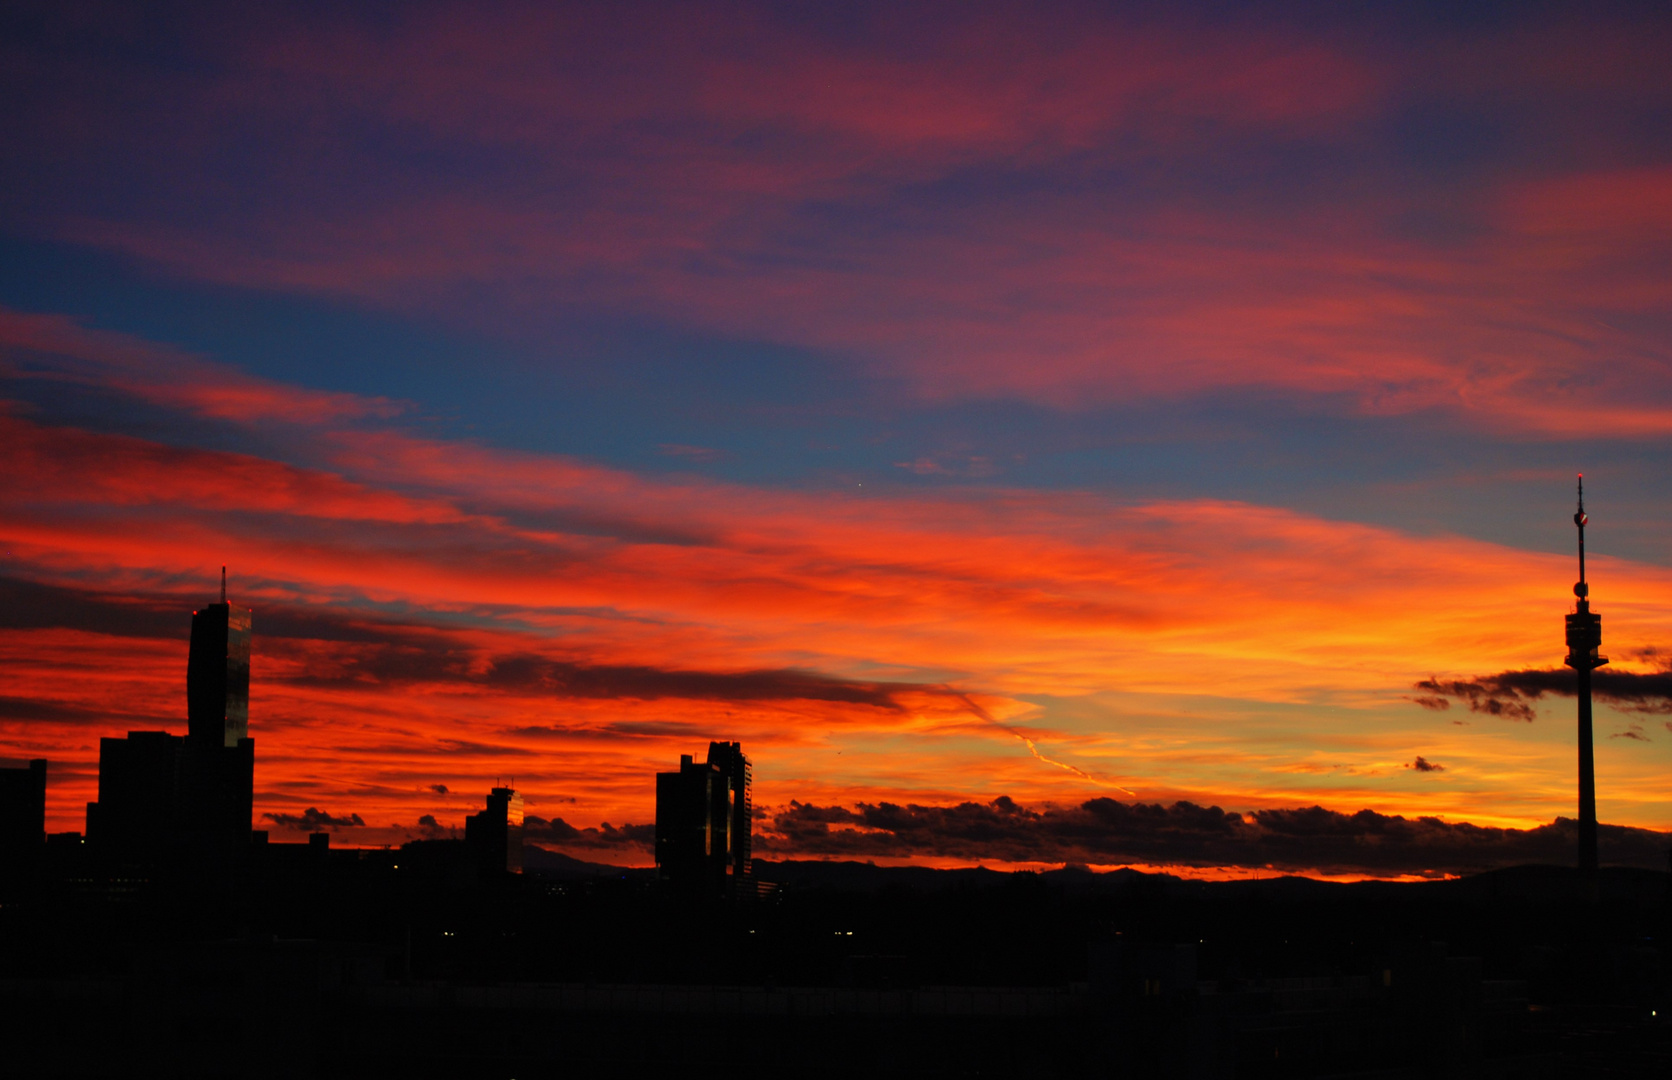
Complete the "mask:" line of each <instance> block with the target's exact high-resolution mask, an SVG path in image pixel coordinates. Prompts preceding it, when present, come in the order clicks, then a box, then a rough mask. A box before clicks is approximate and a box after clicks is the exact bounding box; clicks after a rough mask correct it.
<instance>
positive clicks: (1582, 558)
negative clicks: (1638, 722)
mask: <svg viewBox="0 0 1672 1080" xmlns="http://www.w3.org/2000/svg"><path fill="white" fill-rule="evenodd" d="M1580 535H1581V536H1583V535H1584V534H1583V533H1581V534H1580ZM1579 551H1580V555H1579V566H1580V570H1579V576H1580V577H1584V576H1585V570H1584V566H1585V555H1584V551H1585V542H1584V541H1583V540H1581V541H1580V542H1579ZM221 603H223V604H224V603H226V567H224V566H223V567H221Z"/></svg>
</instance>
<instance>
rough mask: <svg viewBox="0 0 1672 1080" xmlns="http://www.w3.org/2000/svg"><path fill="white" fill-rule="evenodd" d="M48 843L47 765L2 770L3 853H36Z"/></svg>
mask: <svg viewBox="0 0 1672 1080" xmlns="http://www.w3.org/2000/svg"><path fill="white" fill-rule="evenodd" d="M45 843H46V761H45V759H43V758H36V759H35V760H34V761H31V762H30V763H29V764H28V765H26V766H24V767H23V768H21V769H15V768H14V769H0V851H4V852H7V853H8V854H11V853H16V852H21V851H33V850H36V849H38V848H40V847H41V846H42V845H44V844H45Z"/></svg>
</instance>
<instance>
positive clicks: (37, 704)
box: [0, 694, 185, 730]
mask: <svg viewBox="0 0 1672 1080" xmlns="http://www.w3.org/2000/svg"><path fill="white" fill-rule="evenodd" d="M184 697H185V695H184V694H182V695H181V698H182V699H184ZM184 709H185V704H184V701H183V700H182V703H181V710H182V711H181V714H180V715H179V716H161V715H158V714H156V713H134V712H124V711H122V710H121V709H116V708H87V707H85V706H82V705H72V704H68V703H65V702H58V701H44V700H41V699H40V698H29V697H11V696H7V695H4V694H0V720H35V721H40V722H43V723H50V724H101V725H104V726H106V727H112V726H114V727H125V728H129V729H134V730H138V729H140V728H145V729H152V730H154V729H157V728H164V727H168V726H169V725H171V724H178V723H180V722H181V721H183V720H184V719H185V712H184Z"/></svg>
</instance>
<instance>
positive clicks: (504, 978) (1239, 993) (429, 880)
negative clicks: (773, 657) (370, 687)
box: [0, 848, 1672, 1078]
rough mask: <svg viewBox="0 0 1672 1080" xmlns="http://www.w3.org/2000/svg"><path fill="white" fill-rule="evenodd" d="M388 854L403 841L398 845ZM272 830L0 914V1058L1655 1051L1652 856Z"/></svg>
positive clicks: (96, 1071) (444, 1070) (1340, 1061)
mask: <svg viewBox="0 0 1672 1080" xmlns="http://www.w3.org/2000/svg"><path fill="white" fill-rule="evenodd" d="M401 860H405V862H404V865H403V864H402V862H401ZM601 869H602V868H595V867H586V866H584V865H578V864H567V863H564V862H562V861H561V860H558V859H547V860H545V865H544V866H542V867H539V868H537V870H536V872H533V873H529V874H525V875H524V876H523V877H521V878H515V877H507V878H504V879H501V880H495V881H488V882H479V881H476V880H474V879H473V878H472V877H471V876H470V875H469V873H468V872H465V871H463V870H461V868H460V865H459V864H457V863H456V862H454V861H451V859H450V856H449V854H448V852H446V851H445V850H442V849H439V848H438V849H435V850H432V851H430V852H427V853H426V852H423V851H417V850H414V851H410V852H367V853H360V852H341V851H333V852H328V853H327V852H324V851H319V850H313V851H307V850H303V851H298V852H285V851H282V850H275V851H274V852H272V853H271V854H269V855H268V856H266V857H264V859H263V860H261V861H260V862H259V864H252V865H250V866H247V867H244V868H242V870H241V871H240V872H239V874H238V875H237V876H236V880H235V881H234V882H231V883H228V882H227V881H225V880H221V879H210V878H207V877H204V876H196V877H193V876H191V875H180V874H176V875H167V874H159V873H153V874H151V875H149V876H147V875H145V874H140V873H133V872H131V871H116V870H111V869H109V868H105V869H99V868H95V867H90V866H86V865H78V866H72V867H70V870H71V871H73V872H65V868H64V867H60V868H59V870H58V872H56V873H52V874H43V875H37V876H36V877H34V878H31V879H29V880H28V881H24V880H23V879H21V878H17V877H15V876H14V878H13V880H12V881H11V882H10V883H9V884H8V886H7V894H6V898H5V903H4V906H3V907H0V1017H3V1019H0V1027H3V1030H0V1035H3V1038H4V1053H5V1060H6V1062H7V1069H6V1072H7V1073H8V1074H9V1075H34V1076H106V1075H133V1074H134V1073H136V1072H140V1071H158V1070H162V1071H166V1072H168V1073H171V1074H173V1075H179V1076H323V1077H337V1076H345V1077H346V1076H355V1077H359V1076H412V1077H429V1076H438V1077H439V1076H447V1077H478V1076H481V1077H522V1078H529V1077H548V1076H549V1077H557V1076H588V1077H590V1076H640V1075H654V1074H656V1073H659V1072H660V1073H666V1074H668V1075H718V1074H721V1073H727V1074H739V1072H740V1070H746V1072H745V1073H744V1074H745V1075H746V1074H760V1075H784V1076H812V1077H822V1076H844V1077H846V1076H939V1075H946V1076H1015V1077H1027V1076H1070V1075H1072V1076H1080V1077H1098V1076H1110V1077H1125V1076H1132V1077H1154V1076H1200V1077H1259V1076H1385V1077H1395V1076H1412V1077H1416V1076H1423V1077H1428V1076H1469V1077H1546V1076H1548V1077H1558V1076H1560V1077H1572V1076H1672V1027H1669V1026H1668V1025H1667V1024H1665V1023H1663V1021H1662V1019H1661V1018H1662V1017H1663V1016H1665V1015H1666V1013H1667V1007H1668V1005H1672V1000H1669V994H1668V990H1669V986H1672V982H1669V978H1668V976H1669V974H1672V971H1669V962H1668V955H1667V953H1668V950H1667V937H1668V931H1669V930H1672V926H1669V923H1672V897H1669V892H1668V889H1669V881H1668V876H1667V875H1666V874H1664V873H1652V872H1647V871H1641V870H1604V871H1603V872H1602V873H1601V875H1600V876H1599V877H1598V878H1597V879H1596V880H1595V881H1594V882H1589V883H1587V882H1584V881H1581V880H1579V879H1578V878H1577V877H1576V875H1574V874H1573V873H1572V872H1571V871H1566V870H1561V869H1555V868H1536V867H1527V868H1520V869H1513V870H1504V871H1498V872H1494V873H1491V874H1485V875H1481V876H1478V877H1474V878H1469V879H1464V880H1461V881H1452V882H1435V883H1428V884H1397V885H1396V884H1383V883H1365V884H1358V885H1333V884H1325V883H1319V882H1313V881H1305V880H1300V879H1292V878H1291V879H1277V880H1267V881H1261V882H1237V883H1197V882H1185V881H1180V880H1177V879H1174V878H1168V877H1160V876H1145V875H1140V874H1135V873H1126V872H1122V873H1116V874H1106V875H1094V874H1090V873H1087V872H1084V871H1074V870H1064V871H1056V872H1051V873H1045V874H1039V875H1035V874H1013V875H1012V874H999V873H994V872H990V871H960V872H935V871H921V870H916V871H902V870H882V869H878V868H874V867H865V866H857V865H854V864H839V865H832V864H795V863H788V864H778V865H776V866H774V865H771V864H764V865H762V866H761V869H760V873H761V874H762V876H764V877H768V878H771V879H773V880H776V881H779V882H782V883H783V885H784V888H783V889H782V891H781V892H780V894H779V895H778V896H777V897H776V898H775V899H769V900H766V901H762V902H759V903H754V904H750V905H747V906H736V907H732V906H717V907H713V908H708V909H698V910H692V909H690V908H684V907H679V906H676V905H674V904H672V903H671V902H670V901H669V900H668V898H667V897H665V896H663V895H661V894H660V893H659V891H658V890H657V889H656V887H655V885H654V883H653V882H652V881H651V880H649V879H648V878H647V876H646V875H645V874H643V873H642V872H628V873H625V874H619V873H617V874H607V875H606V874H600V873H599V871H600V870H601Z"/></svg>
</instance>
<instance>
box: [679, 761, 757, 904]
mask: <svg viewBox="0 0 1672 1080" xmlns="http://www.w3.org/2000/svg"><path fill="white" fill-rule="evenodd" d="M751 779H752V778H751V775H750V767H749V759H748V758H747V757H745V756H744V754H743V748H742V744H740V743H719V742H717V743H710V744H709V748H708V760H707V761H706V762H703V763H702V764H698V763H697V762H695V761H694V760H692V758H691V755H689V754H685V755H681V757H680V759H679V771H678V772H665V773H657V774H656V866H657V869H658V873H659V876H660V877H661V879H662V880H663V881H664V882H666V883H667V884H668V886H669V887H670V888H671V889H673V890H674V891H676V892H678V893H680V894H682V895H685V896H687V897H691V898H698V897H703V898H722V897H731V896H737V895H741V894H744V893H746V892H747V890H748V889H749V888H752V880H751V879H750V876H749V875H750V871H751V864H750V855H749V851H750V815H751V813H752V811H753V807H752V803H751V798H750V792H749V787H750V783H751Z"/></svg>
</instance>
